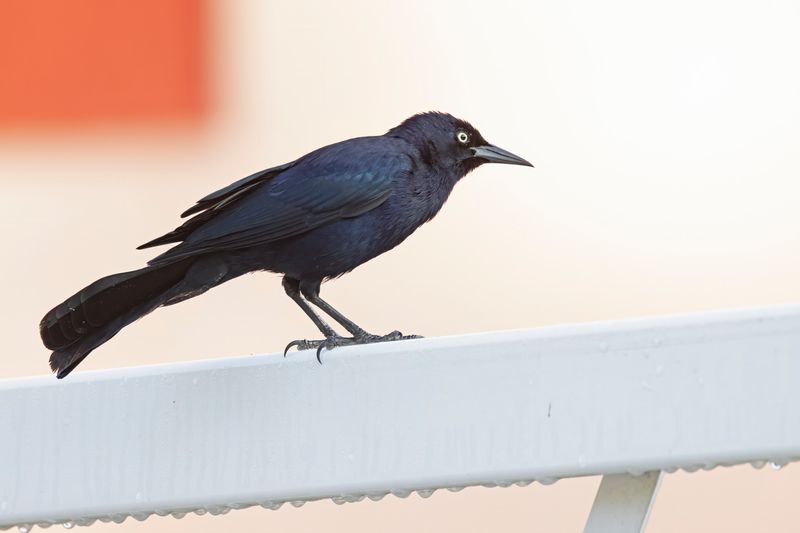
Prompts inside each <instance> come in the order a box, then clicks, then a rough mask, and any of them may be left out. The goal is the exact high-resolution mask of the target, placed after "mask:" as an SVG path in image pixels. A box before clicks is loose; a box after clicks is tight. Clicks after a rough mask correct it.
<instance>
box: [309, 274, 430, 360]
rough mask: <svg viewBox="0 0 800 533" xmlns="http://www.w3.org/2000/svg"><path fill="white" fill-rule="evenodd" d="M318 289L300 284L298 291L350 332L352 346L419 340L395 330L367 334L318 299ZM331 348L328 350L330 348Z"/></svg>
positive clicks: (312, 285)
mask: <svg viewBox="0 0 800 533" xmlns="http://www.w3.org/2000/svg"><path fill="white" fill-rule="evenodd" d="M319 288H320V282H319V281H316V282H310V283H309V282H306V281H301V282H300V291H301V292H302V294H303V296H305V298H306V299H307V300H308V301H309V302H311V303H312V304H314V305H316V306H317V307H319V308H320V309H322V310H323V311H324V312H325V313H326V314H327V315H328V316H330V317H331V318H333V319H334V320H335V321H336V322H338V323H339V324H341V325H342V327H343V328H344V329H346V330H347V331H349V332H350V334H352V335H353V339H352V340H353V341H354V342H353V343H352V344H368V343H370V342H385V341H397V340H403V339H419V338H420V337H421V336H420V335H403V334H402V333H400V332H399V331H397V330H395V331H393V332H391V333H389V334H387V335H373V334H371V333H367V332H366V331H365V330H364V329H363V328H361V327H360V326H359V325H358V324H356V323H355V322H353V321H352V320H350V319H349V318H347V317H346V316H344V315H343V314H342V313H340V312H339V311H337V310H336V309H334V308H333V306H332V305H331V304H329V303H328V302H326V301H325V300H323V299H322V298H320V296H319ZM332 347H333V346H331V347H330V348H332Z"/></svg>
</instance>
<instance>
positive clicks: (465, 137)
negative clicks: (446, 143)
mask: <svg viewBox="0 0 800 533" xmlns="http://www.w3.org/2000/svg"><path fill="white" fill-rule="evenodd" d="M456 140H457V141H458V142H460V143H461V144H467V143H468V142H469V133H467V132H466V131H464V130H459V131H458V132H457V133H456Z"/></svg>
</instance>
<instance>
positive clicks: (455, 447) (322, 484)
mask: <svg viewBox="0 0 800 533" xmlns="http://www.w3.org/2000/svg"><path fill="white" fill-rule="evenodd" d="M323 363H324V364H322V365H319V364H317V362H316V361H315V360H314V356H313V354H312V353H311V352H305V353H301V354H290V356H289V357H288V358H287V359H283V358H282V357H281V356H279V355H267V356H249V357H231V358H226V359H218V360H208V361H198V362H192V363H181V364H165V365H157V366H149V367H138V368H124V369H118V370H109V371H96V372H80V371H78V372H76V373H74V374H73V375H71V376H69V377H68V378H67V379H65V380H63V381H58V380H56V379H55V378H54V377H52V376H43V377H34V378H25V379H11V380H4V381H0V527H10V526H12V525H19V524H35V523H40V524H43V523H45V524H46V523H55V522H66V521H69V522H73V523H88V522H90V521H92V520H94V519H97V518H99V519H101V520H111V519H113V520H122V519H124V518H125V517H126V516H128V515H133V516H135V517H138V518H143V517H146V516H147V515H148V514H151V513H159V514H168V513H170V512H173V513H175V514H176V516H180V515H181V514H182V513H185V512H188V511H192V510H201V512H204V511H209V512H215V513H216V512H223V511H225V510H227V509H229V508H239V507H243V506H248V505H255V504H261V505H263V506H265V507H275V506H277V505H279V504H280V503H281V502H286V501H292V502H296V503H298V504H299V503H300V502H303V501H307V500H314V499H319V498H331V497H332V498H334V499H335V500H336V501H349V500H358V499H359V498H362V497H364V496H365V495H367V496H370V497H372V498H378V497H381V496H383V495H385V494H387V493H389V492H391V493H394V494H397V495H401V496H402V495H407V494H408V493H409V492H410V491H413V490H420V489H422V491H423V494H427V493H429V491H430V490H431V489H436V488H441V487H450V488H452V487H462V486H467V485H481V484H483V485H504V484H507V483H511V482H529V481H531V480H539V481H541V482H544V483H549V482H552V481H553V480H555V479H558V478H561V477H565V476H584V475H593V474H624V473H630V474H641V473H644V472H648V471H658V470H666V471H671V470H674V469H677V468H685V469H689V470H693V469H697V468H711V467H713V466H715V465H720V464H736V463H743V462H752V461H766V460H771V461H774V462H776V463H785V462H788V461H790V460H793V459H796V458H798V457H800V417H798V416H797V406H798V405H800V307H798V306H791V307H780V308H771V309H759V310H743V311H729V312H713V313H701V314H694V315H687V316H675V317H660V318H650V319H641V320H626V321H618V322H609V323H595V324H583V325H570V326H559V327H548V328H541V329H533V330H523V331H509V332H498V333H486V334H478V335H467V336H462V337H449V338H434V339H423V340H414V341H407V342H398V343H387V344H380V345H371V346H359V347H350V348H338V349H336V350H334V351H332V352H327V353H325V354H324V355H323ZM601 496H602V494H601Z"/></svg>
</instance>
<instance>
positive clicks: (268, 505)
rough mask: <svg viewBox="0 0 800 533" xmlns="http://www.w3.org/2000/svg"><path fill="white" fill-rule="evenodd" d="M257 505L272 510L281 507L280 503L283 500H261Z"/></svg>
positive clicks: (281, 503)
mask: <svg viewBox="0 0 800 533" xmlns="http://www.w3.org/2000/svg"><path fill="white" fill-rule="evenodd" d="M259 505H261V507H263V508H264V509H270V510H272V511H276V510H278V509H280V508H281V505H283V502H271V501H267V502H262V503H260V504H259Z"/></svg>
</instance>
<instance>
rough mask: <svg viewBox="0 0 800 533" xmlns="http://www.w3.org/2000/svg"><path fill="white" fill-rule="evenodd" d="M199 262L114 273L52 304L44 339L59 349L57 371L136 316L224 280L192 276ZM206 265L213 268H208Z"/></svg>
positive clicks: (60, 374) (54, 364) (77, 360)
mask: <svg viewBox="0 0 800 533" xmlns="http://www.w3.org/2000/svg"><path fill="white" fill-rule="evenodd" d="M195 263H196V261H195V260H184V261H179V262H175V263H168V264H165V265H159V266H148V267H145V268H142V269H139V270H134V271H132V272H123V273H120V274H112V275H111V276H106V277H104V278H101V279H99V280H97V281H95V282H94V283H92V284H91V285H89V286H88V287H85V288H83V289H82V290H80V291H78V292H77V293H76V294H74V295H73V296H71V297H70V298H68V299H67V300H66V301H64V302H63V303H61V304H60V305H57V306H56V307H54V308H53V309H52V310H50V312H49V313H47V314H46V315H45V316H44V318H42V321H41V322H40V323H39V332H40V334H41V337H42V341H43V342H44V345H45V346H46V347H47V348H49V349H51V350H53V353H52V355H51V356H50V367H51V368H52V369H53V371H54V372H56V375H57V377H58V378H59V379H60V378H63V377H64V376H66V375H67V374H69V373H70V372H71V371H72V370H73V369H74V368H75V367H76V366H77V365H78V364H79V363H80V362H81V361H83V359H84V358H85V357H86V356H87V355H89V353H90V352H91V351H92V350H94V349H95V348H97V347H98V346H100V345H101V344H103V343H104V342H106V341H107V340H108V339H110V338H111V337H113V336H114V335H116V334H117V333H118V332H119V331H120V330H121V329H122V328H124V327H125V326H127V325H128V324H130V323H131V322H133V321H135V320H137V319H139V318H141V317H143V316H144V315H146V314H147V313H149V312H151V311H153V310H154V309H156V308H157V307H159V306H162V305H168V304H170V303H172V302H173V301H174V300H176V299H185V298H188V297H191V296H196V295H197V294H200V293H201V292H204V291H205V290H207V289H208V288H210V287H211V286H213V285H216V284H217V283H218V282H219V281H220V278H221V277H222V276H221V275H216V276H211V278H212V279H207V280H192V279H191V278H196V277H197V276H192V270H194V269H193V266H194V265H195ZM203 270H204V271H203V272H202V273H203V274H208V272H207V271H208V269H203ZM223 274H224V273H223ZM206 277H207V276H206ZM187 281H191V283H187ZM198 281H199V282H198Z"/></svg>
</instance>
